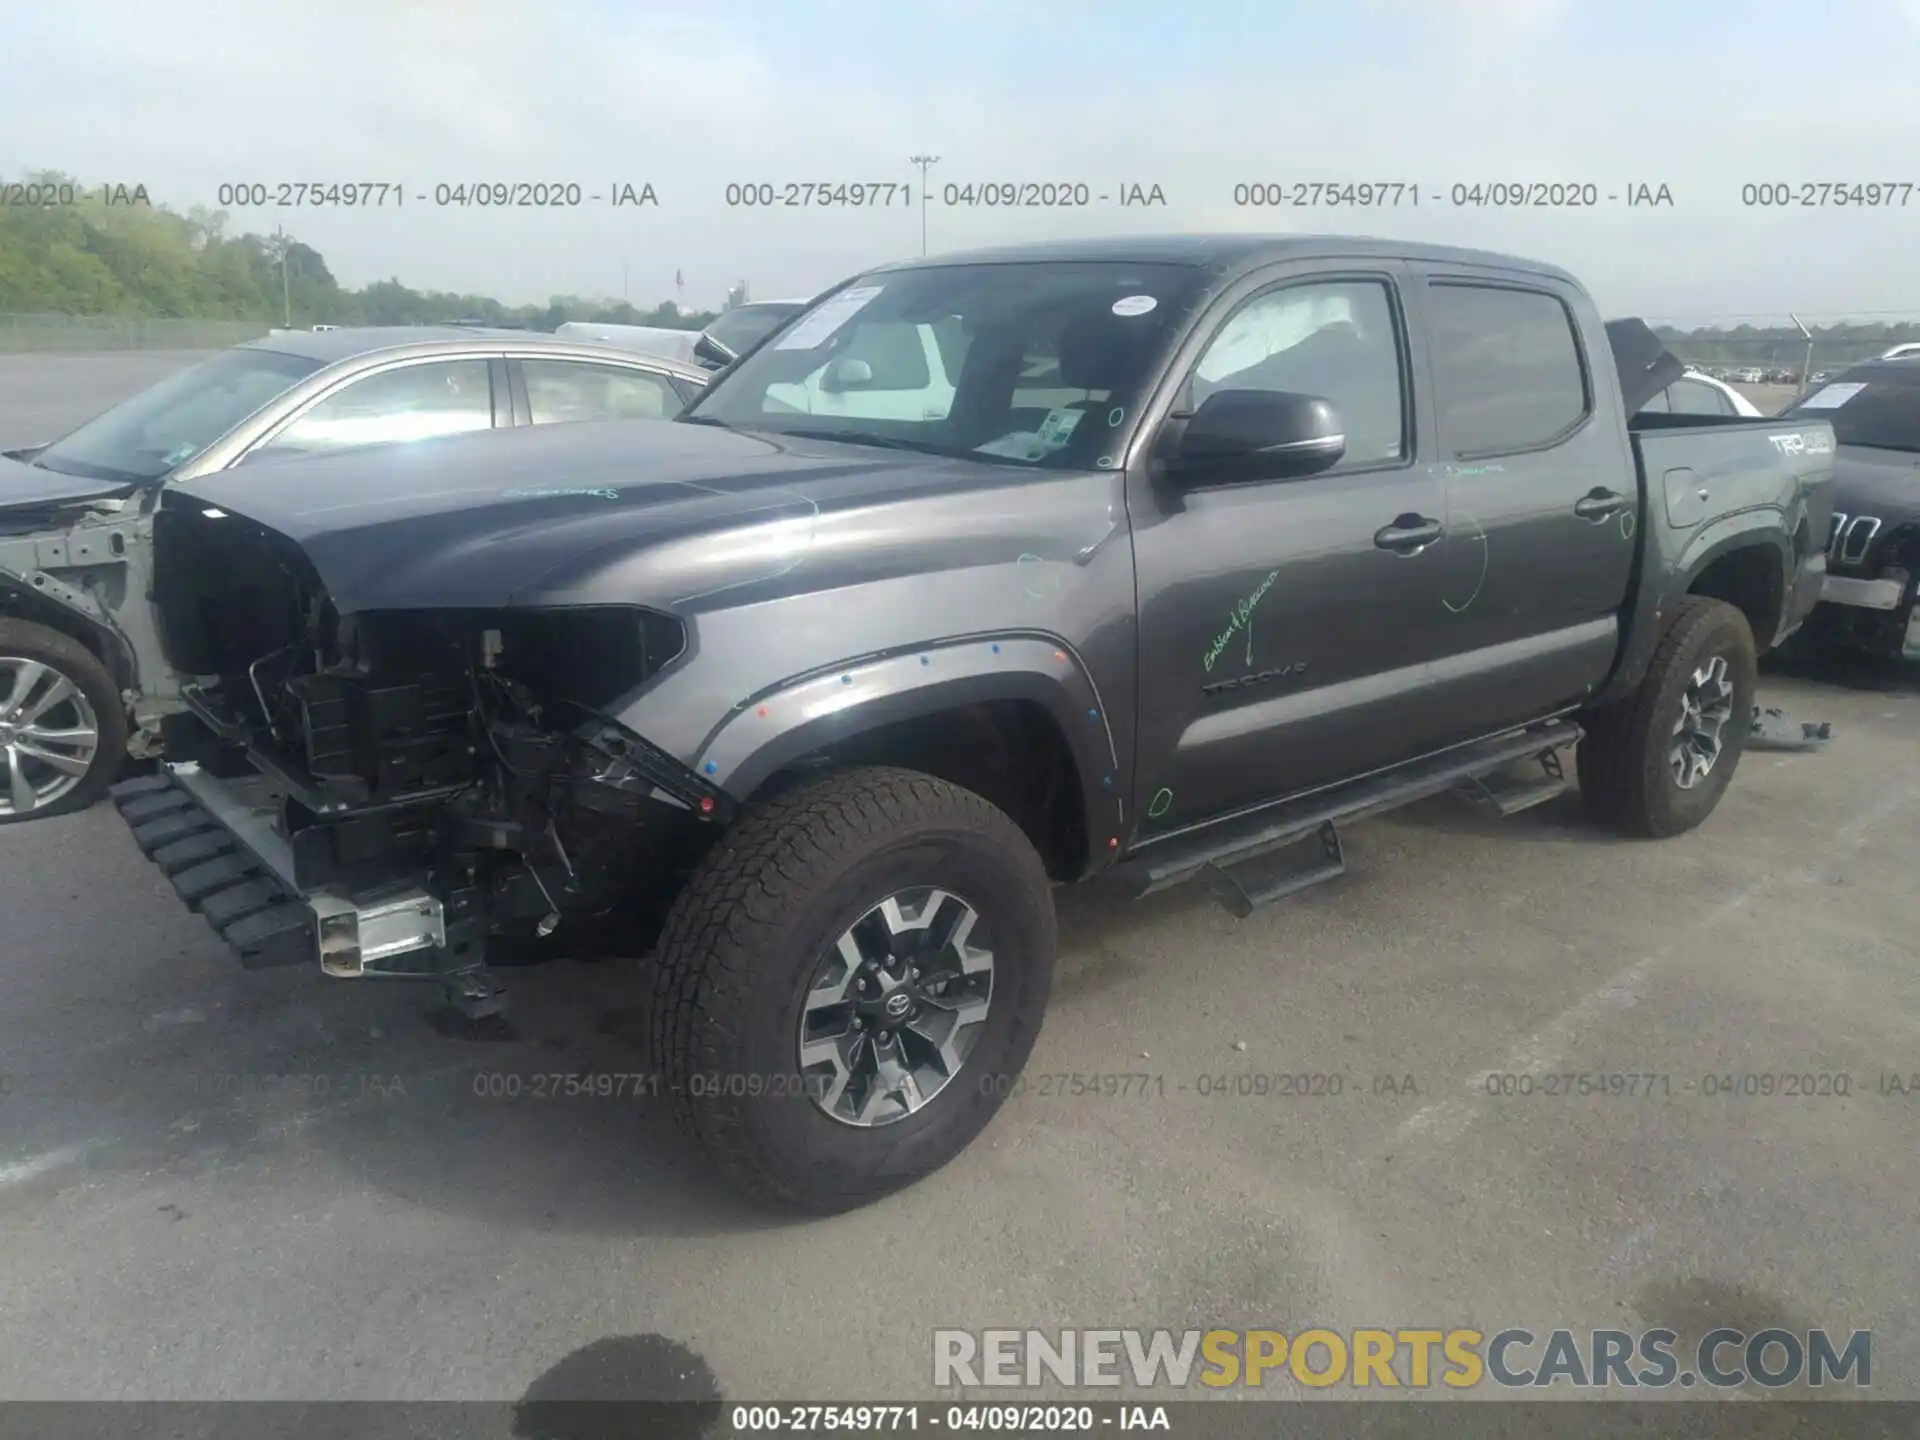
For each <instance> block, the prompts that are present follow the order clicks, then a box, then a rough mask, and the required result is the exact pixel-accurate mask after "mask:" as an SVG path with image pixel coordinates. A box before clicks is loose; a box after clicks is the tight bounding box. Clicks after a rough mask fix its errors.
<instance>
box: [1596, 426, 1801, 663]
mask: <svg viewBox="0 0 1920 1440" xmlns="http://www.w3.org/2000/svg"><path fill="white" fill-rule="evenodd" d="M1631 438H1632V441H1633V450H1634V457H1635V462H1636V463H1637V465H1638V466H1639V468H1640V473H1641V476H1642V481H1643V485H1644V493H1645V494H1646V497H1647V504H1646V512H1645V516H1644V519H1643V524H1642V534H1641V543H1640V555H1639V559H1638V562H1637V564H1638V574H1637V577H1636V583H1635V588H1634V592H1633V594H1632V595H1631V597H1630V599H1629V605H1630V608H1631V611H1632V613H1631V616H1630V618H1629V622H1628V626H1627V632H1626V640H1625V644H1624V646H1623V648H1622V654H1621V661H1620V664H1619V667H1618V669H1617V671H1616V673H1615V675H1614V678H1613V680H1612V681H1611V682H1610V683H1609V685H1608V687H1607V689H1606V690H1605V691H1604V692H1603V694H1602V696H1601V699H1602V700H1603V701H1604V700H1610V699H1617V698H1618V697H1619V696H1621V695H1623V694H1625V693H1626V692H1627V691H1629V690H1631V689H1632V688H1633V687H1634V686H1636V685H1637V684H1639V682H1640V679H1641V678H1642V677H1643V676H1644V675H1645V674H1646V669H1647V665H1648V664H1649V662H1650V661H1651V660H1652V657H1653V651H1654V648H1655V647H1656V646H1657V645H1658V643H1659V638H1660V631H1661V626H1662V621H1663V619H1664V618H1665V616H1666V615H1667V614H1668V613H1669V612H1670V611H1671V609H1672V607H1673V606H1674V605H1675V604H1676V603H1678V602H1679V600H1680V599H1681V598H1682V597H1684V596H1685V595H1686V594H1687V592H1688V590H1689V589H1690V588H1691V586H1692V585H1693V583H1694V581H1695V580H1697V579H1698V578H1699V576H1700V575H1701V574H1702V572H1704V571H1705V570H1706V568H1707V567H1708V566H1709V565H1711V564H1712V563H1713V562H1714V561H1715V560H1717V559H1719V558H1720V557H1721V556H1723V555H1725V554H1727V553H1729V552H1731V551H1734V550H1737V549H1742V548H1745V547H1749V546H1764V547H1766V548H1768V549H1769V550H1771V551H1772V552H1773V553H1774V554H1775V555H1777V556H1778V558H1779V561H1780V574H1781V577H1782V583H1783V586H1784V587H1785V593H1784V594H1783V596H1782V597H1781V624H1780V626H1779V627H1778V628H1777V629H1776V631H1775V633H1773V634H1771V635H1756V636H1755V637H1754V639H1755V641H1756V642H1757V643H1758V644H1759V645H1760V647H1761V648H1762V649H1763V650H1764V649H1767V648H1770V647H1772V646H1773V645H1775V644H1777V643H1778V642H1779V641H1780V640H1781V639H1782V638H1784V635H1785V633H1786V632H1787V631H1788V630H1790V629H1791V628H1792V627H1793V626H1794V625H1797V624H1798V623H1799V621H1800V620H1801V619H1803V618H1804V617H1805V614H1806V611H1807V609H1809V608H1811V606H1812V603H1813V600H1814V599H1815V598H1817V596H1818V593H1819V585H1820V578H1821V575H1822V574H1823V573H1824V571H1825V567H1826V551H1825V545H1826V539H1827V527H1828V524H1829V523H1830V520H1831V517H1832V513H1833V457H1834V441H1833V427H1832V426H1831V425H1830V424H1828V423H1827V422H1826V421H1824V420H1821V421H1808V420H1745V419H1743V420H1733V421H1727V422H1724V423H1719V424H1708V425H1690V424H1674V425H1671V426H1663V427H1661V428H1650V429H1638V430H1635V431H1633V433H1632V437H1631Z"/></svg>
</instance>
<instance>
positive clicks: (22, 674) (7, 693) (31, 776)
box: [0, 655, 100, 815]
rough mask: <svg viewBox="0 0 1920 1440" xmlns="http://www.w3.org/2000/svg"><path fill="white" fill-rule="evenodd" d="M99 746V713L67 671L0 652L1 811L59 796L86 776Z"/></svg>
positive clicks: (25, 811) (19, 811)
mask: <svg viewBox="0 0 1920 1440" xmlns="http://www.w3.org/2000/svg"><path fill="white" fill-rule="evenodd" d="M99 748H100V721H99V718H98V717H97V716H95V714H94V713H93V706H92V705H90V704H89V703H87V697H86V696H85V695H83V694H82V693H81V692H80V687H79V686H78V685H76V684H74V682H73V680H72V679H71V678H70V677H69V676H66V675H63V674H61V673H60V672H59V671H58V670H56V669H54V668H53V666H51V665H48V664H46V663H45V662H44V661H40V660H28V659H25V658H23V657H21V656H18V655H0V815H29V814H31V813H32V812H34V811H35V810H39V809H43V808H44V807H46V806H48V805H51V804H53V803H54V802H55V801H56V800H59V799H60V798H61V797H62V796H64V795H66V794H67V793H68V792H69V791H70V790H72V789H73V788H74V787H75V786H77V785H78V784H79V783H80V782H81V781H82V780H84V779H86V778H87V771H89V770H90V769H92V768H93V757H94V755H95V753H96V752H97V751H98V750H99Z"/></svg>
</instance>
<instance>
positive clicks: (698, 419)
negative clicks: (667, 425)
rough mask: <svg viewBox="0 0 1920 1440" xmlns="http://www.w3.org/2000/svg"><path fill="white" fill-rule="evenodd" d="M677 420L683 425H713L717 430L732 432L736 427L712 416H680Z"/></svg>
mask: <svg viewBox="0 0 1920 1440" xmlns="http://www.w3.org/2000/svg"><path fill="white" fill-rule="evenodd" d="M675 418H676V419H678V420H679V422H680V423H681V424H682V425H711V426H713V428H714V429H716V430H731V429H733V428H734V427H733V426H731V425H729V424H728V423H727V422H726V421H724V420H716V419H715V418H714V417H713V416H711V415H680V416H676V417H675Z"/></svg>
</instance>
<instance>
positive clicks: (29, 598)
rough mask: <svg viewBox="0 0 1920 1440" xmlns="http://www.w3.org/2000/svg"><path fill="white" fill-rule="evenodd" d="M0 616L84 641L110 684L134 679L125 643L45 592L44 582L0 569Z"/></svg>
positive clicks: (125, 684) (127, 683) (126, 683)
mask: <svg viewBox="0 0 1920 1440" xmlns="http://www.w3.org/2000/svg"><path fill="white" fill-rule="evenodd" d="M61 588H62V589H64V588H65V587H64V586H62V587H61ZM0 619H15V620H25V621H27V622H28V623H30V624H34V625H44V626H45V627H46V628H47V629H49V630H52V631H55V632H56V633H58V634H61V635H64V636H66V637H67V638H68V639H69V640H72V641H75V642H76V643H78V644H80V645H84V646H85V647H86V648H87V651H88V653H90V654H91V655H92V656H93V658H94V659H96V660H98V661H99V662H100V663H101V664H102V665H104V666H106V669H107V673H108V674H109V675H111V676H112V677H113V682H114V684H115V685H117V686H119V687H120V688H121V689H123V690H124V689H126V688H128V687H129V686H131V685H133V684H135V683H136V681H135V675H134V664H133V656H132V654H131V653H130V652H129V650H128V649H127V646H126V643H125V642H124V641H122V640H121V638H120V637H119V636H118V635H116V634H114V633H113V631H111V630H110V629H108V628H107V627H106V626H105V625H103V624H101V623H100V622H99V621H98V620H97V619H95V618H94V617H93V616H92V615H89V614H88V613H87V612H86V611H85V610H82V609H80V608H78V607H77V606H76V605H74V604H71V603H69V602H68V601H66V600H65V599H64V598H63V597H62V596H60V595H59V594H57V593H49V591H48V589H47V587H46V586H45V585H41V586H35V585H30V584H28V583H26V582H25V581H22V580H20V579H19V578H17V577H16V576H14V575H13V574H11V573H9V572H7V571H0Z"/></svg>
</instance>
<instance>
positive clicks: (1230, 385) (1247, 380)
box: [1181, 280, 1408, 470]
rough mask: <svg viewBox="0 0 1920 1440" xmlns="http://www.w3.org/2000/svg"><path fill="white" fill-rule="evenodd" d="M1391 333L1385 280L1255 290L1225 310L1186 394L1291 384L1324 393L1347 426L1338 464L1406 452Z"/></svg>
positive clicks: (1193, 405) (1396, 338) (1396, 342)
mask: <svg viewBox="0 0 1920 1440" xmlns="http://www.w3.org/2000/svg"><path fill="white" fill-rule="evenodd" d="M1400 354H1401V352H1400V334H1399V327H1398V325H1397V324H1396V323H1395V320H1394V312H1393V302H1392V298H1391V296H1390V295H1389V294H1388V291H1387V286H1386V285H1385V283H1384V282H1381V281H1375V280H1361V281H1351V280H1341V281H1322V282H1318V283H1308V284H1303V285H1289V286H1286V287H1285V288H1283V289H1279V290H1271V291H1268V292H1267V293H1266V294H1264V295H1256V296H1254V297H1253V298H1252V299H1251V300H1249V301H1247V303H1246V304H1244V305H1243V306H1241V307H1240V309H1238V310H1237V311H1235V312H1234V313H1233V314H1232V315H1231V316H1229V317H1228V319H1227V322H1226V324H1225V325H1223V326H1222V327H1221V329H1220V332H1219V334H1217V335H1216V336H1215V337H1214V339H1213V341H1212V343H1211V344H1209V345H1208V346H1207V348H1206V351H1205V353H1203V354H1202V355H1201V357H1200V359H1199V361H1198V363H1197V364H1195V366H1194V368H1193V374H1192V377H1191V378H1190V380H1189V382H1188V385H1189V393H1190V396H1191V401H1190V404H1183V405H1182V407H1181V408H1182V409H1197V408H1198V407H1199V406H1200V405H1202V404H1204V403H1205V402H1206V399H1207V397H1208V396H1209V395H1212V394H1215V393H1216V392H1218V391H1221V390H1269V391H1291V392H1293V393H1296V394H1304V395H1317V396H1319V397H1321V398H1322V399H1325V400H1328V401H1331V402H1332V404H1333V408H1334V410H1335V412H1336V413H1337V414H1338V415H1339V416H1340V419H1341V422H1342V424H1343V425H1344V427H1345V430H1346V436H1347V453H1346V458H1345V459H1344V460H1342V461H1341V463H1340V465H1339V466H1338V467H1337V468H1338V469H1341V470H1347V469H1352V468H1354V467H1356V466H1366V465H1377V464H1379V463H1381V462H1382V461H1388V460H1400V459H1404V458H1405V457H1406V455H1407V453H1408V446H1407V434H1406V406H1405V403H1404V398H1405V397H1404V395H1403V391H1402V385H1401V374H1402V371H1401V363H1400Z"/></svg>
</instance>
